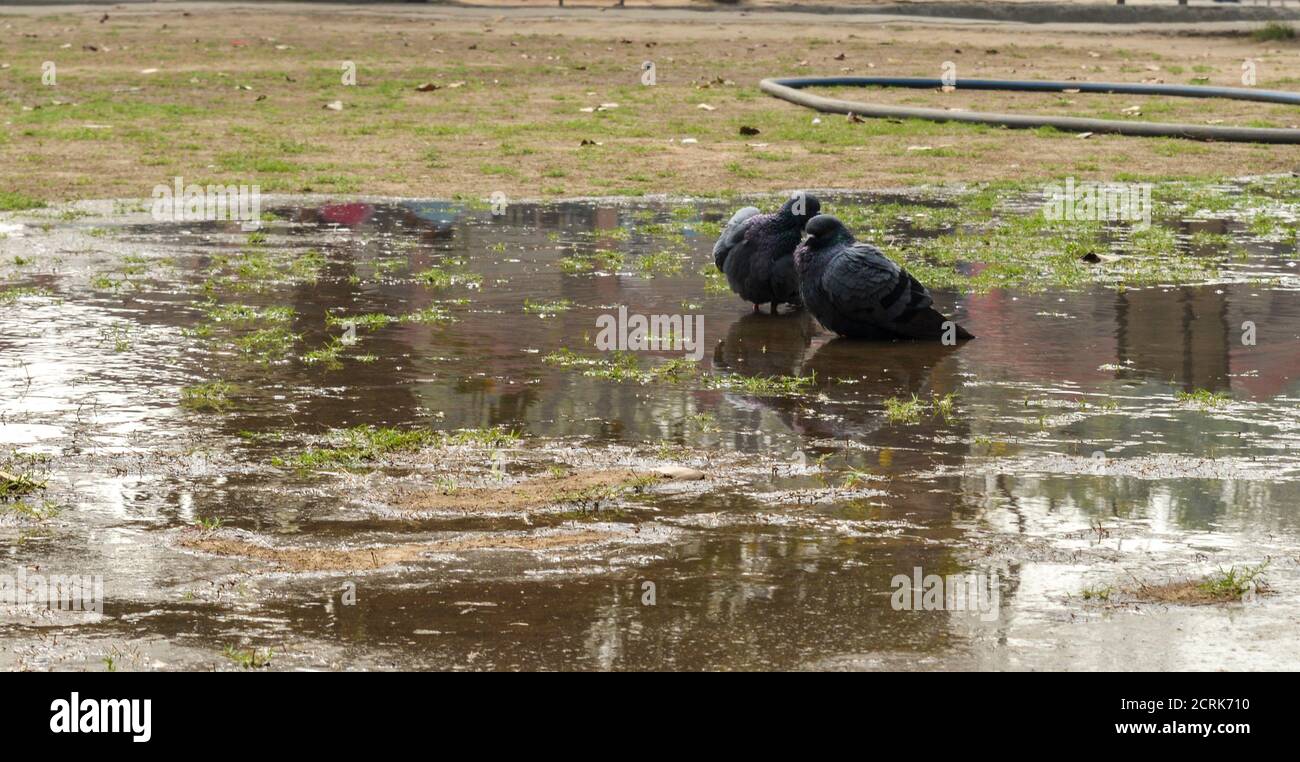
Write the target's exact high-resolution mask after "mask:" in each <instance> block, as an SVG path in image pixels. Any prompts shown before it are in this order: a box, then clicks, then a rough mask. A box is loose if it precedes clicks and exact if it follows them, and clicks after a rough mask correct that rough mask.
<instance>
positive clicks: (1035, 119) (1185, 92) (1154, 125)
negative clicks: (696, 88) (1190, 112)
mask: <svg viewBox="0 0 1300 762" xmlns="http://www.w3.org/2000/svg"><path fill="white" fill-rule="evenodd" d="M945 84H953V85H954V86H955V87H956V88H958V89H960V90H1015V91H1029V92H1049V93H1062V92H1067V91H1068V92H1074V91H1078V92H1083V93H1126V94H1129V95H1174V96H1179V97H1185V98H1231V99H1233V100H1243V101H1261V102H1264V103H1285V104H1288V105H1292V106H1300V93H1292V92H1286V91H1283V90H1256V89H1253V88H1245V87H1202V86H1198V85H1156V84H1129V83H1123V82H1050V81H1037V80H1018V79H960V80H954V81H953V82H949V83H945V82H944V81H943V80H941V79H929V78H925V77H784V78H779V79H765V80H763V81H762V82H760V83H759V87H760V88H761V89H762V90H763V92H765V93H767V94H768V95H773V96H776V97H777V98H780V99H782V100H786V101H790V102H791V103H796V104H798V105H800V106H807V107H808V108H812V109H816V110H817V111H823V112H828V113H833V114H850V113H851V114H856V115H858V116H862V117H876V118H896V119H926V120H929V121H932V122H969V123H972V124H994V125H1001V126H1004V127H1015V128H1034V127H1055V128H1056V129H1058V130H1066V131H1069V132H1109V133H1115V134H1118V135H1144V136H1148V137H1153V136H1154V137H1170V138H1189V139H1192V140H1221V141H1228V142H1235V143H1300V129H1292V128H1274V127H1224V126H1217V125H1204V124H1173V123H1162V122H1130V121H1125V120H1118V119H1085V118H1081V117H1072V116H1038V115H1028V114H997V113H991V112H983V111H947V110H945V109H938V108H914V107H909V106H881V105H876V104H870V103H861V102H858V101H846V100H840V99H838V98H827V97H824V96H820V95H813V94H812V93H805V92H800V90H801V89H802V88H805V87H873V86H874V87H911V88H919V89H934V88H939V87H942V86H943V85H945Z"/></svg>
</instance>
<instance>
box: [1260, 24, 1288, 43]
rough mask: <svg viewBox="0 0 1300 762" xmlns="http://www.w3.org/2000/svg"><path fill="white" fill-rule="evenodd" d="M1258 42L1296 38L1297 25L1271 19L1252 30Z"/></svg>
mask: <svg viewBox="0 0 1300 762" xmlns="http://www.w3.org/2000/svg"><path fill="white" fill-rule="evenodd" d="M1250 36H1251V37H1253V38H1254V39H1255V40H1256V41H1258V42H1281V41H1283V40H1294V39H1295V37H1296V33H1295V27H1293V26H1291V25H1290V24H1286V23H1283V22H1281V21H1270V22H1268V23H1267V24H1265V25H1264V26H1262V27H1260V28H1259V29H1256V30H1255V31H1254V32H1251V35H1250Z"/></svg>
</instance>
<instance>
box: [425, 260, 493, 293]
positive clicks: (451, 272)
mask: <svg viewBox="0 0 1300 762" xmlns="http://www.w3.org/2000/svg"><path fill="white" fill-rule="evenodd" d="M449 264H450V266H449V267H444V266H441V265H434V266H433V267H430V268H429V269H427V270H424V271H421V272H418V273H416V274H415V279H416V280H418V281H420V282H421V283H423V284H424V285H426V286H430V287H433V288H449V287H451V286H464V285H468V286H478V285H480V284H482V282H483V276H482V275H479V274H478V273H472V272H469V271H468V270H465V269H464V268H463V267H462V266H461V265H460V264H459V263H449Z"/></svg>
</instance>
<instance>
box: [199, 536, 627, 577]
mask: <svg viewBox="0 0 1300 762" xmlns="http://www.w3.org/2000/svg"><path fill="white" fill-rule="evenodd" d="M616 536H617V535H616V533H614V532H609V531H597V530H582V531H578V532H562V533H553V534H529V535H506V534H496V535H476V536H465V537H457V538H453V539H447V540H435V541H431V542H409V543H401V544H398V545H382V546H372V547H364V548H301V547H298V548H296V547H275V546H271V545H263V544H261V543H258V542H255V541H253V540H250V539H247V538H244V537H239V536H237V535H231V534H222V533H215V532H203V533H192V534H186V535H183V536H182V537H181V538H180V539H179V540H178V541H177V544H178V545H180V546H181V547H182V548H186V549H188V550H196V551H200V552H203V553H211V554H213V555H218V556H228V557H236V558H246V559H250V560H255V561H265V562H268V563H271V564H274V565H275V566H276V567H277V568H278V569H280V570H283V571H293V572H340V571H345V572H352V571H370V570H372V569H381V568H384V567H387V566H396V565H398V564H402V563H409V562H412V561H417V560H419V559H420V558H422V557H424V556H425V555H427V554H430V553H458V552H465V551H472V550H530V551H542V550H560V549H565V548H573V547H578V546H583V545H594V544H596V543H599V542H603V541H605V540H609V539H612V538H614V537H616Z"/></svg>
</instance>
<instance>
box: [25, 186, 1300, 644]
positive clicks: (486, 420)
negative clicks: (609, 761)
mask: <svg viewBox="0 0 1300 762" xmlns="http://www.w3.org/2000/svg"><path fill="white" fill-rule="evenodd" d="M885 202H894V203H896V202H897V199H896V198H894V197H889V198H884V197H879V196H867V195H841V196H830V197H828V198H827V200H826V210H827V211H832V212H836V213H841V210H850V209H854V208H869V207H871V206H873V205H877V204H881V203H885ZM733 206H734V205H733ZM936 206H938V207H941V206H942V204H941V203H939V204H936ZM1291 206H1292V209H1293V210H1294V207H1295V204H1294V201H1293V200H1292V202H1291ZM266 208H267V209H269V210H270V212H271V213H270V214H269V215H268V216H267V217H266V220H267V221H266V223H265V224H264V225H263V226H262V230H261V231H260V232H257V233H252V234H250V233H249V232H247V231H245V230H242V229H241V227H240V225H239V224H237V223H227V222H182V223H158V222H155V221H153V220H152V219H151V218H150V216H149V215H148V214H147V213H145V212H143V211H142V207H139V206H138V205H129V204H121V203H118V204H107V205H103V206H102V207H100V208H95V207H93V205H91V206H86V207H84V208H83V209H84V210H85V211H81V212H78V211H67V210H50V211H36V212H28V213H23V214H21V215H9V216H7V217H5V218H3V219H0V235H2V236H3V237H0V272H3V275H4V281H3V287H2V288H3V290H0V318H2V319H3V323H2V324H3V326H4V330H3V331H0V390H2V391H0V446H3V451H2V452H0V471H3V472H6V473H9V474H10V475H23V476H24V477H26V478H28V479H29V481H30V482H32V483H35V484H42V483H43V484H44V489H34V490H30V491H27V492H26V493H25V494H23V495H22V496H21V497H16V498H12V499H7V500H6V501H5V502H4V503H2V504H0V548H3V556H4V557H3V559H2V561H0V563H2V565H0V574H17V570H19V569H22V570H24V571H25V573H27V574H80V575H102V576H103V584H104V605H103V613H102V615H96V614H84V613H69V612H63V611H48V610H39V609H38V610H32V609H30V608H27V609H25V608H22V607H16V606H9V607H5V606H4V605H3V604H0V667H4V668H8V669H90V670H103V669H108V668H112V669H212V668H217V669H240V668H246V667H249V666H258V665H260V664H261V663H262V661H263V660H266V661H269V667H270V668H275V669H297V668H308V669H310V668H330V669H383V668H403V669H748V668H779V669H798V668H845V669H879V668H890V669H1220V668H1226V669H1295V668H1298V667H1300V656H1298V655H1297V654H1296V652H1295V648H1294V640H1295V634H1296V632H1297V631H1298V630H1297V627H1298V626H1300V621H1298V620H1300V610H1298V609H1297V607H1296V603H1297V601H1300V568H1298V567H1297V563H1300V513H1297V507H1296V506H1297V497H1298V496H1300V490H1298V489H1297V485H1300V447H1297V446H1296V444H1297V438H1298V433H1297V432H1298V431H1300V408H1298V407H1297V401H1298V395H1300V380H1298V379H1297V375H1298V374H1300V352H1297V351H1296V348H1297V346H1298V345H1297V340H1298V339H1300V337H1298V336H1297V334H1298V333H1300V299H1298V298H1297V286H1300V281H1298V280H1297V272H1296V266H1295V264H1296V258H1297V252H1296V249H1295V244H1294V242H1293V241H1281V240H1275V237H1270V236H1269V235H1260V234H1258V230H1257V229H1256V231H1255V232H1252V230H1251V228H1250V226H1249V225H1247V224H1246V223H1244V222H1241V221H1235V220H1231V219H1225V218H1216V217H1214V216H1212V215H1209V216H1203V219H1201V220H1199V221H1192V222H1188V221H1185V220H1183V221H1178V222H1176V223H1174V224H1172V225H1171V229H1173V230H1174V231H1175V232H1176V233H1177V234H1178V240H1179V242H1180V243H1179V250H1180V256H1182V257H1184V258H1187V257H1190V258H1193V259H1198V258H1199V259H1210V260H1214V264H1215V265H1217V267H1216V269H1215V272H1214V275H1213V277H1206V278H1203V279H1202V281H1201V282H1195V283H1187V282H1182V283H1180V284H1179V285H1165V286H1161V285H1149V286H1144V287H1141V288H1126V289H1116V288H1113V287H1108V286H1102V285H1087V284H1084V285H1081V286H1078V287H1074V288H1071V289H1070V290H1054V288H1046V289H1044V288H1028V287H1027V288H1024V289H995V290H991V291H987V292H983V293H974V294H969V293H968V294H965V295H960V294H958V293H956V292H954V291H944V290H938V289H937V290H936V300H937V302H938V303H939V304H940V305H941V306H942V307H943V308H944V309H945V310H946V311H949V312H950V313H951V314H952V315H954V317H956V318H957V319H958V320H959V321H960V322H961V323H962V324H963V325H965V326H966V327H967V328H969V329H970V330H971V331H972V332H973V333H974V334H976V335H977V336H978V337H979V338H978V339H976V340H974V341H972V342H969V343H965V344H963V345H961V346H959V347H944V346H941V345H934V344H928V343H925V344H921V343H916V344H901V343H896V344H890V343H859V342H849V341H844V340H836V339H835V338H834V337H833V336H831V335H829V334H827V333H825V332H824V331H822V330H820V329H819V328H818V327H817V326H816V324H815V322H813V321H812V320H810V319H809V318H808V317H807V316H806V315H802V314H783V315H776V316H773V315H768V314H758V315H755V314H751V311H750V307H749V306H748V305H746V304H744V303H741V302H740V301H739V300H738V299H737V298H736V297H734V296H733V295H731V294H730V293H725V286H724V289H723V292H722V293H720V292H719V290H718V287H717V285H718V284H717V279H716V278H715V277H710V276H709V275H708V274H709V272H710V271H711V269H712V264H711V257H710V256H709V251H710V248H711V245H712V241H713V239H714V237H715V236H716V235H717V230H718V225H719V221H720V220H722V219H724V216H725V215H726V214H727V213H728V212H729V211H730V209H729V208H728V207H727V206H726V205H723V204H719V203H689V202H668V201H664V202H640V201H637V202H622V201H574V202H566V203H549V204H545V205H537V204H525V203H513V204H509V205H508V206H507V207H506V208H505V209H504V210H503V213H502V214H494V213H493V211H494V210H492V209H489V208H488V207H486V206H484V205H481V204H464V203H456V202H436V201H428V202H415V201H401V200H387V201H345V202H330V201H322V200H302V199H298V200H293V199H281V200H277V201H273V202H268V203H266ZM496 211H502V210H496ZM1291 220H1292V221H1293V220H1294V216H1292V217H1291ZM1257 227H1258V226H1257ZM1207 229H1209V230H1213V231H1214V233H1215V234H1216V235H1219V236H1223V237H1225V238H1226V239H1230V240H1231V241H1232V243H1233V253H1232V255H1231V256H1228V255H1227V254H1226V252H1225V251H1216V250H1207V249H1206V248H1205V247H1204V246H1201V247H1199V248H1198V247H1196V246H1193V245H1192V243H1191V240H1192V239H1190V238H1189V237H1188V236H1189V235H1192V234H1194V233H1195V232H1196V231H1197V230H1207ZM882 235H884V237H885V239H886V240H887V241H890V242H892V243H894V244H897V243H899V242H901V241H905V240H906V239H907V238H908V237H909V236H912V235H918V236H920V235H933V233H919V232H917V231H916V230H914V229H913V228H912V227H911V226H909V225H906V224H900V225H899V226H897V227H894V228H891V229H887V230H885V231H882ZM1117 251H1118V249H1117ZM1102 266H1104V265H1102ZM980 267H981V263H980V262H978V261H974V260H972V261H969V262H963V263H960V264H959V265H958V269H960V270H961V271H963V272H966V273H974V272H977V271H978V270H979V269H980ZM620 306H626V308H627V310H628V312H629V313H630V314H644V315H658V314H668V315H687V316H695V315H701V316H703V326H704V351H703V356H702V358H701V359H700V360H699V362H698V363H695V362H693V361H690V362H688V363H681V362H680V359H681V358H682V357H683V355H685V354H688V353H687V352H685V351H655V352H628V353H626V354H617V355H615V354H611V353H602V352H600V351H598V350H597V349H596V348H595V346H594V344H593V342H594V340H595V338H596V336H597V334H598V332H599V329H598V327H597V325H598V324H597V320H598V319H599V318H600V317H601V316H603V315H617V314H618V312H619V307H620ZM1247 321H1249V322H1250V323H1252V324H1253V325H1254V333H1253V335H1252V336H1249V337H1245V338H1244V333H1245V332H1244V331H1243V324H1244V323H1246V322H1247ZM675 360H676V361H678V362H677V363H674V361H675ZM670 363H673V364H671V365H670ZM664 368H673V369H674V370H673V372H671V373H667V372H662V371H663V369H664ZM656 369H659V370H660V372H656ZM799 379H803V380H799ZM914 396H915V398H914ZM356 427H373V428H367V429H358V428H356ZM520 485H522V486H520ZM1234 567H1235V568H1237V569H1242V568H1248V567H1249V568H1251V569H1258V568H1261V567H1262V570H1263V571H1262V577H1260V578H1259V579H1260V580H1261V581H1266V588H1260V589H1259V591H1258V594H1252V595H1248V596H1246V599H1245V600H1242V601H1237V600H1231V601H1227V602H1216V603H1208V604H1202V605H1185V604H1182V603H1177V602H1175V603H1170V602H1165V601H1161V600H1152V599H1151V596H1144V595H1143V591H1144V590H1146V589H1147V588H1149V587H1151V586H1156V585H1160V584H1163V583H1168V582H1178V581H1187V580H1193V581H1195V580H1201V579H1204V578H1209V579H1213V578H1214V575H1216V573H1218V572H1219V571H1220V570H1226V569H1231V568H1234ZM917 568H919V569H921V570H922V571H921V573H922V574H925V575H929V574H939V575H957V574H976V575H983V577H982V578H983V579H986V580H991V584H992V585H993V587H994V590H995V592H996V595H995V598H994V599H995V600H996V607H995V608H993V609H992V611H991V614H990V615H980V614H973V613H971V612H962V611H952V610H922V611H915V610H900V609H898V608H897V607H896V606H895V605H894V601H895V597H894V592H895V589H896V588H895V587H894V586H893V585H892V584H891V583H892V580H893V579H894V578H895V576H896V575H907V576H911V575H912V574H913V573H914V570H915V569H917ZM981 613H985V612H981Z"/></svg>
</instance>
